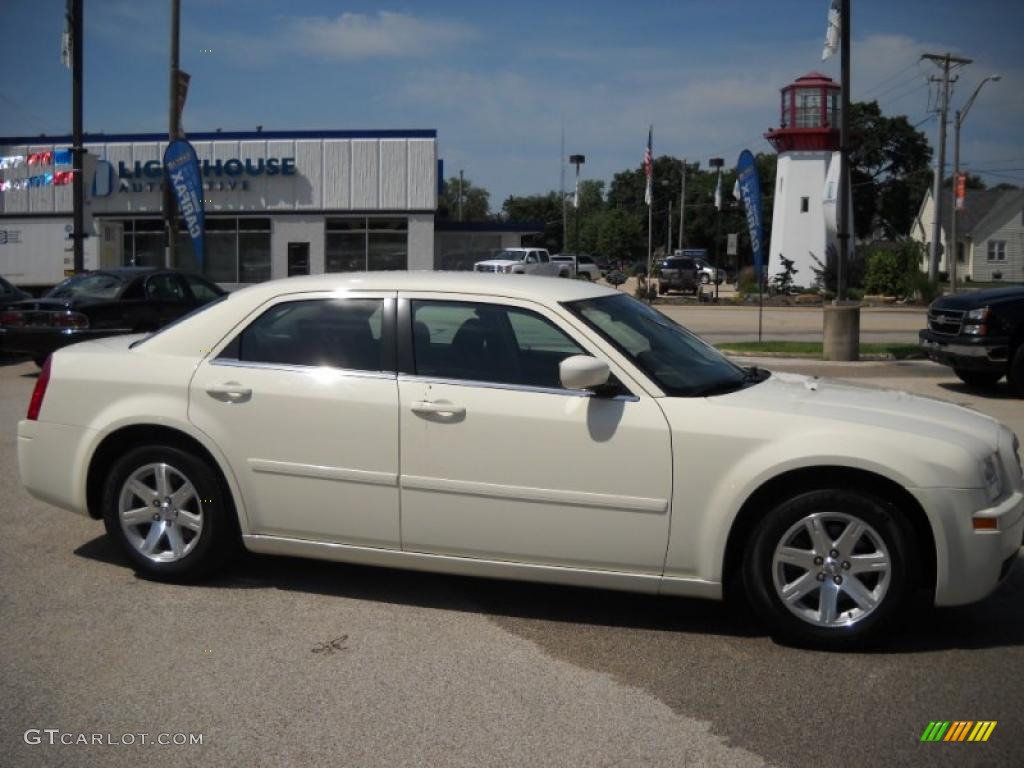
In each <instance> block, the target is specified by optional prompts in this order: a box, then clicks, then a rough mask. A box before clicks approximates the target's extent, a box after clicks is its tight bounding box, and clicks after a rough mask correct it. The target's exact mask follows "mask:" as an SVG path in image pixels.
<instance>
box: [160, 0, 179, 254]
mask: <svg viewBox="0 0 1024 768" xmlns="http://www.w3.org/2000/svg"><path fill="white" fill-rule="evenodd" d="M180 28H181V2H180V0H171V88H170V98H171V104H170V111H169V117H168V121H167V141H168V143H170V142H172V141H174V140H175V139H177V138H179V137H180V135H181V111H180V108H179V105H178V64H179V55H178V54H179V50H178V39H179V36H180ZM174 206H175V203H174V193H173V192H172V191H171V179H170V177H169V176H168V175H167V169H166V168H165V169H164V229H165V232H166V233H167V250H166V252H165V255H164V262H165V263H164V266H165V267H173V266H175V265H176V264H177V258H176V253H175V252H176V248H177V243H175V239H176V236H177V232H176V231H175V230H176V229H177V216H175V215H174Z"/></svg>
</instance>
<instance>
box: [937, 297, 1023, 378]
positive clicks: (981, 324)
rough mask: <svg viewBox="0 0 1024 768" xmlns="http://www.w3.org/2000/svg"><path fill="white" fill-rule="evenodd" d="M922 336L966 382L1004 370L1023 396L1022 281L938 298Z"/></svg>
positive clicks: (999, 375) (998, 375)
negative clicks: (1013, 285) (1004, 286)
mask: <svg viewBox="0 0 1024 768" xmlns="http://www.w3.org/2000/svg"><path fill="white" fill-rule="evenodd" d="M919 342H920V344H921V348H922V349H923V350H924V353H925V354H926V355H928V357H929V358H931V359H932V360H934V361H935V362H937V363H942V364H943V365H948V366H951V367H952V368H953V372H954V373H956V375H957V376H959V377H960V378H961V379H962V380H963V381H964V383H966V384H972V385H975V386H987V385H992V384H995V383H996V382H997V381H999V380H1000V379H1001V378H1003V376H1006V377H1007V378H1008V379H1009V381H1010V386H1012V387H1013V388H1014V390H1016V392H1017V394H1018V395H1020V396H1022V397H1024V286H1016V287H1012V288H994V289H992V290H987V291H976V292H972V293H954V294H952V295H950V296H943V297H942V298H940V299H936V300H935V301H934V302H932V305H931V306H930V307H929V308H928V328H927V329H925V330H923V331H921V332H920V334H919Z"/></svg>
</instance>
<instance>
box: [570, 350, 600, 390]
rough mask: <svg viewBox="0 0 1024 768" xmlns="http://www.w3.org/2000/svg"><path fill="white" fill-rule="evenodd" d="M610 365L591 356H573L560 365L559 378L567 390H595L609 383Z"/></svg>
mask: <svg viewBox="0 0 1024 768" xmlns="http://www.w3.org/2000/svg"><path fill="white" fill-rule="evenodd" d="M610 375H611V370H609V368H608V363H606V362H605V361H604V360H598V359H597V358H596V357H591V356H590V355H573V356H572V357H567V358H565V360H563V361H562V362H561V363H559V365H558V378H559V379H560V380H561V382H562V386H563V387H565V388H566V389H593V388H595V387H600V386H601V385H603V384H607V383H608V377H609V376H610Z"/></svg>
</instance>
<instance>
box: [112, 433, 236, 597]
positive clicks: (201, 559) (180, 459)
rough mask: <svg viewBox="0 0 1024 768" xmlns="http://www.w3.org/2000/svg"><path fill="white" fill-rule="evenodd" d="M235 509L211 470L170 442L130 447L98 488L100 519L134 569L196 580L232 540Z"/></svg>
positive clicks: (219, 559)
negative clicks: (101, 517) (100, 498)
mask: <svg viewBox="0 0 1024 768" xmlns="http://www.w3.org/2000/svg"><path fill="white" fill-rule="evenodd" d="M233 515H234V511H233V509H232V507H231V504H230V501H229V499H228V497H227V495H226V494H225V493H224V491H223V489H222V487H221V483H220V482H219V481H218V478H217V475H216V474H215V473H214V471H213V470H212V469H211V468H210V467H208V466H207V465H206V463H205V462H204V461H203V460H201V459H199V458H198V457H196V456H194V455H192V454H191V453H187V452H186V451H183V450H181V449H179V448H175V447H171V446H156V445H154V446H145V447H140V448H135V449H133V450H131V451H129V452H128V453H126V454H125V455H124V456H122V457H121V458H120V459H118V460H117V461H115V462H114V464H113V466H112V467H111V468H110V472H109V473H108V475H107V481H106V484H105V486H104V491H103V522H104V525H105V526H106V529H107V534H108V535H109V536H110V537H111V538H112V539H113V540H114V541H116V542H117V543H118V545H119V546H120V547H121V549H122V550H123V551H124V552H125V554H126V555H127V556H128V558H129V559H130V560H131V561H132V564H133V565H134V566H135V567H136V569H137V570H139V571H140V572H142V573H143V574H145V575H146V576H149V577H151V578H155V579H160V580H165V581H194V580H196V579H200V578H202V577H204V576H206V575H208V574H209V573H211V572H212V571H213V570H214V569H215V568H217V567H218V566H220V565H221V564H222V563H223V562H224V561H225V560H226V559H227V556H228V555H229V554H230V553H231V551H232V549H233V548H234V542H236V541H237V534H236V530H235V527H234V525H233V521H232V516H233Z"/></svg>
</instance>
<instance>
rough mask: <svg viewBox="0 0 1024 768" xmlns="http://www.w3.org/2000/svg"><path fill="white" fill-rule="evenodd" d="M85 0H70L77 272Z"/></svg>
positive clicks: (78, 261) (79, 265) (77, 259)
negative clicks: (83, 11) (83, 10)
mask: <svg viewBox="0 0 1024 768" xmlns="http://www.w3.org/2000/svg"><path fill="white" fill-rule="evenodd" d="M82 2H83V0H71V126H72V127H71V132H72V134H73V135H72V138H71V163H72V166H71V167H72V168H73V169H74V170H73V173H72V181H71V183H72V185H73V186H72V189H71V199H72V208H73V214H72V230H73V231H72V233H71V237H72V241H71V242H72V249H73V250H72V253H73V254H74V269H75V274H76V275H77V274H78V273H79V272H83V271H84V270H85V236H86V235H85V186H84V185H85V179H84V178H83V172H82V167H83V160H84V158H83V157H82V155H83V154H84V153H85V148H84V147H83V146H82V139H83V137H82Z"/></svg>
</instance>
